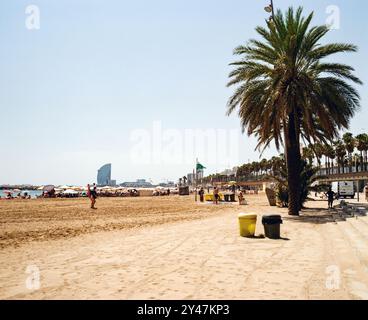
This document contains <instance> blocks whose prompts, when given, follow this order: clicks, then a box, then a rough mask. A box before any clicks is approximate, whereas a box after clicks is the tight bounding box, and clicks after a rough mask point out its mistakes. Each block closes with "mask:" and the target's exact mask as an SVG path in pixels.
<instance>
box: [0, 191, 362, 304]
mask: <svg viewBox="0 0 368 320" xmlns="http://www.w3.org/2000/svg"><path fill="white" fill-rule="evenodd" d="M247 200H248V202H249V204H248V205H247V206H239V205H237V204H236V203H235V204H226V205H225V204H221V205H218V206H215V205H213V204H211V203H209V204H208V203H205V204H200V203H194V199H193V197H177V196H172V197H157V198H120V199H113V198H100V199H98V209H97V210H95V211H93V210H90V209H88V201H87V200H85V199H75V200H69V199H64V200H46V199H44V200H31V201H22V200H17V201H1V202H0V219H1V220H0V222H1V231H0V246H1V249H0V261H1V264H0V298H1V299H368V268H367V267H368V250H367V249H368V236H367V234H368V233H367V232H368V218H367V217H358V218H351V219H346V220H344V219H337V218H336V216H335V215H333V214H332V212H329V211H327V210H318V208H325V207H326V202H322V201H310V202H308V203H307V207H308V209H307V210H304V211H303V214H302V216H301V217H298V218H291V217H288V216H287V212H286V209H280V208H277V207H269V206H268V204H267V200H266V197H265V196H264V195H253V196H248V197H247ZM239 212H252V213H256V214H258V216H259V219H258V222H257V229H256V235H257V236H260V235H261V234H263V233H264V231H263V226H262V224H261V219H260V217H261V215H262V214H265V213H278V214H281V215H282V216H283V220H284V223H283V225H282V229H281V231H282V239H280V240H270V239H265V238H262V237H256V238H254V239H249V238H241V237H240V236H239V233H238V224H237V215H238V213H239ZM28 266H36V267H37V268H38V270H39V271H40V288H39V289H28V288H27V285H26V282H27V279H28V277H29V274H28V273H27V267H28ZM331 272H332V273H331ZM331 276H333V278H332V279H333V281H332V283H333V285H332V286H331Z"/></svg>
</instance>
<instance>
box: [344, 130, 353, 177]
mask: <svg viewBox="0 0 368 320" xmlns="http://www.w3.org/2000/svg"><path fill="white" fill-rule="evenodd" d="M342 141H344V144H345V149H346V152H347V153H348V162H349V172H352V171H353V170H352V166H353V159H352V155H353V152H354V149H355V138H354V136H353V134H352V133H350V132H347V133H345V134H344V135H343V136H342Z"/></svg>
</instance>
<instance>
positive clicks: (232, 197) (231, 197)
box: [230, 193, 235, 202]
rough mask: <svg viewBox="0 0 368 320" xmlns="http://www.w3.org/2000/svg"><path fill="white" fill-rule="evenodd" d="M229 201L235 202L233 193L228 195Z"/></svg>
mask: <svg viewBox="0 0 368 320" xmlns="http://www.w3.org/2000/svg"><path fill="white" fill-rule="evenodd" d="M230 202H235V193H232V194H231V195H230Z"/></svg>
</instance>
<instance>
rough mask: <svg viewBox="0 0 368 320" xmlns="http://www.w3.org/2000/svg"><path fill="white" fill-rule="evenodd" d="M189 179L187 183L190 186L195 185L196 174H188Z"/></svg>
mask: <svg viewBox="0 0 368 320" xmlns="http://www.w3.org/2000/svg"><path fill="white" fill-rule="evenodd" d="M187 179H188V181H187V183H188V184H189V185H193V184H194V183H195V174H194V173H188V174H187Z"/></svg>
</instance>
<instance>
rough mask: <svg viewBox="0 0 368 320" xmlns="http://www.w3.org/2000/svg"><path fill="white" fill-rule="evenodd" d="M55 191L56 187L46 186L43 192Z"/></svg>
mask: <svg viewBox="0 0 368 320" xmlns="http://www.w3.org/2000/svg"><path fill="white" fill-rule="evenodd" d="M54 189H55V186H53V185H52V184H49V185H48V186H44V187H43V189H42V190H43V191H46V192H52V191H53V190H54Z"/></svg>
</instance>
